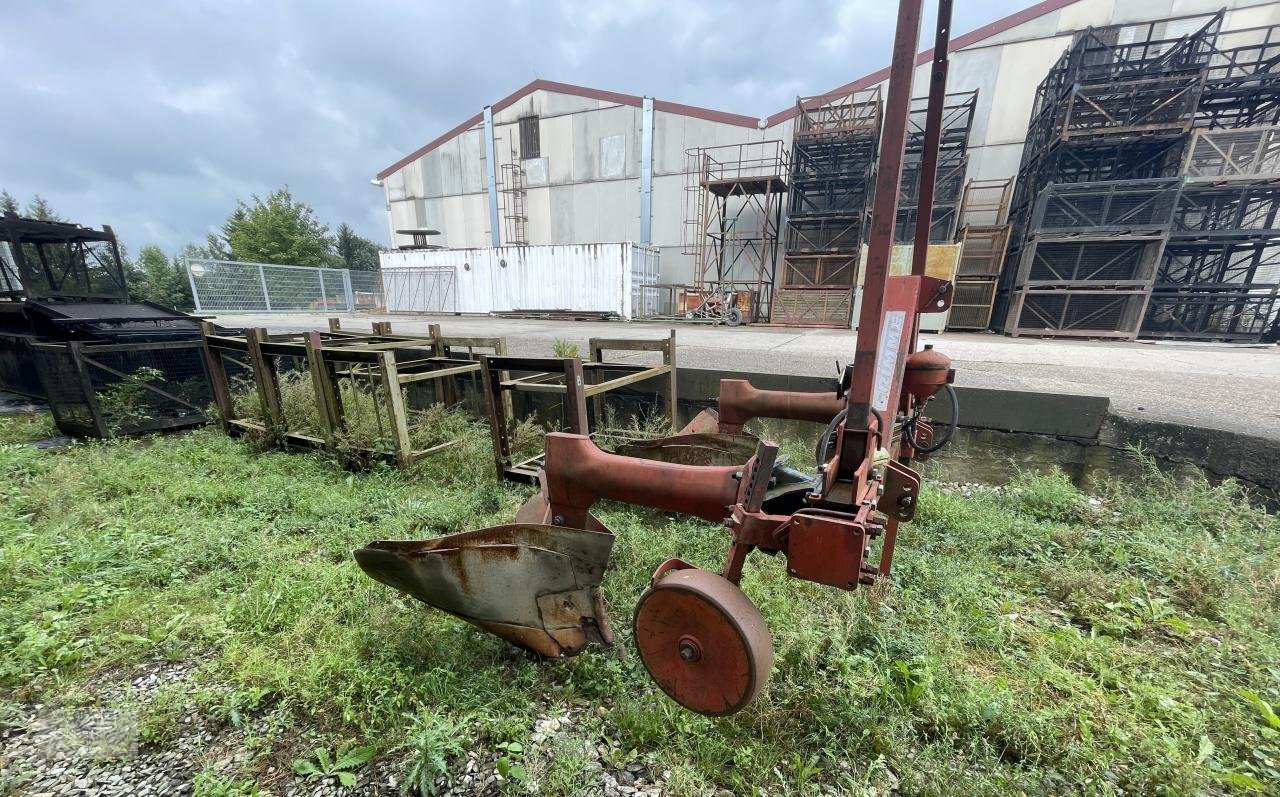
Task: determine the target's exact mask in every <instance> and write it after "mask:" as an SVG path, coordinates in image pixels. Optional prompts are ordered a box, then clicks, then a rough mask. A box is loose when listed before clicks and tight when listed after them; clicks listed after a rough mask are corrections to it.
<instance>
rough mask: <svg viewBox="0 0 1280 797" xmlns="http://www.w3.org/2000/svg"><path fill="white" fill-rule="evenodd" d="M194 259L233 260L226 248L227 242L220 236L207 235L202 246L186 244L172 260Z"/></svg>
mask: <svg viewBox="0 0 1280 797" xmlns="http://www.w3.org/2000/svg"><path fill="white" fill-rule="evenodd" d="M190 258H195V259H197V260H234V259H235V258H234V257H233V256H232V254H231V250H230V249H228V248H227V242H226V240H224V239H223V237H222V236H221V235H217V234H215V233H209V234H207V235H205V237H204V245H203V246H201V245H200V244H187V245H186V246H184V247H182V251H181V252H179V253H178V255H177V256H176V257H175V258H174V260H187V259H190Z"/></svg>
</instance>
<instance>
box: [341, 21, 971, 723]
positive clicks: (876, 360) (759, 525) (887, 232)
mask: <svg viewBox="0 0 1280 797" xmlns="http://www.w3.org/2000/svg"><path fill="white" fill-rule="evenodd" d="M921 3H922V0H902V2H901V4H900V6H899V10H898V32H897V36H896V39H895V43H894V56H893V65H892V68H891V73H890V82H889V93H888V101H887V108H886V114H885V126H884V134H883V140H882V145H881V146H882V149H881V155H880V168H879V173H878V175H877V183H876V194H875V196H876V200H875V206H874V210H873V215H872V222H871V236H870V249H869V254H868V257H867V273H866V279H865V289H864V294H863V301H862V310H861V316H860V319H859V326H858V335H857V345H856V351H855V355H854V359H853V364H852V365H851V366H850V367H848V368H846V369H845V372H844V374H843V376H842V379H841V382H840V386H839V388H838V390H836V391H833V392H831V393H824V394H806V393H790V392H782V391H765V390H756V389H755V388H753V387H752V386H751V385H750V384H748V383H747V382H745V381H741V380H724V381H722V382H721V384H720V402H719V407H718V413H713V412H705V413H703V414H702V415H700V416H699V417H698V418H696V419H694V421H693V422H692V423H690V424H689V425H688V426H686V427H685V429H684V430H682V432H681V433H680V434H678V435H675V436H673V437H669V438H664V439H663V440H657V441H650V442H648V443H641V444H633V445H631V446H626V447H623V448H622V449H620V452H619V453H607V452H605V451H602V450H601V449H599V448H598V447H596V445H595V444H594V443H593V442H592V441H591V439H590V438H589V437H587V436H585V435H573V434H562V433H554V434H549V435H547V437H546V457H545V462H544V465H543V469H542V472H541V473H540V474H539V491H538V493H537V495H535V496H534V497H533V498H531V499H530V500H529V501H528V503H526V504H525V506H524V507H522V508H521V510H520V511H519V513H518V514H517V516H516V518H515V522H514V523H513V524H510V525H504V526H497V527H494V528H489V529H481V530H479V531H473V532H467V533H464V534H455V535H451V536H448V537H443V538H439V539H434V540H426V541H408V542H374V543H371V544H370V545H368V546H366V547H365V548H362V549H360V550H358V551H356V552H355V556H356V560H357V562H358V563H359V565H360V567H361V568H363V569H364V570H365V572H366V573H368V574H369V575H370V576H372V577H373V578H375V579H377V580H379V581H382V582H384V583H386V584H389V585H390V586H393V587H395V588H397V589H400V590H402V591H404V592H406V593H408V594H410V595H413V596H415V597H417V598H419V599H421V600H423V601H425V602H426V603H428V604H431V605H432V606H436V607H438V608H441V609H444V610H445V611H448V612H451V613H453V614H456V615H458V616H459V617H462V618H463V619H465V620H467V621H469V622H471V623H473V624H475V625H477V626H479V627H481V628H484V629H486V630H488V631H490V632H492V633H494V634H497V635H498V636H500V637H502V638H504V639H507V640H509V641H511V642H512V643H514V644H517V645H519V646H521V647H524V648H527V649H529V650H532V651H534V652H537V653H539V654H542V655H545V656H550V657H567V656H573V655H576V654H577V653H578V652H579V651H581V650H582V649H583V647H585V646H586V645H587V644H588V643H591V642H598V643H605V644H610V643H612V640H613V635H612V632H611V631H610V628H609V623H608V620H607V618H606V616H605V612H604V603H603V600H602V598H601V595H600V589H599V586H600V582H601V579H602V577H603V574H604V570H605V567H606V564H607V562H608V557H609V552H610V549H611V548H612V544H613V535H612V534H611V533H610V532H609V530H608V529H607V528H605V527H604V525H603V524H601V522H600V521H599V520H598V519H597V518H596V517H595V516H594V515H592V513H591V508H592V506H593V505H594V504H595V503H596V502H597V501H599V500H601V499H609V500H614V501H622V502H625V503H630V504H634V505H638V506H646V507H653V508H656V509H662V510H666V511H670V512H678V513H683V514H687V515H693V516H696V517H700V518H704V519H706V520H710V521H714V522H718V523H722V524H723V525H724V526H725V528H726V530H727V531H728V533H729V536H730V543H729V549H728V552H727V555H726V558H725V563H724V566H723V568H722V569H721V570H720V572H718V573H717V572H711V571H707V570H700V569H698V568H695V567H693V566H692V565H689V564H687V563H685V562H682V561H680V560H678V559H671V560H668V561H667V562H664V563H663V564H662V565H661V566H659V567H658V569H657V571H656V572H655V573H654V575H653V579H652V582H651V585H650V587H649V589H648V590H647V591H646V592H645V593H644V594H643V595H642V596H641V598H640V602H639V604H638V605H637V606H636V609H635V622H634V636H635V642H636V647H637V649H638V651H639V654H640V658H641V660H642V662H643V663H644V666H645V668H646V669H647V670H648V671H649V673H650V675H651V676H652V677H653V679H654V680H655V681H656V682H657V684H658V685H659V687H661V688H662V690H663V691H664V692H666V694H667V695H669V696H670V697H671V698H672V699H673V700H675V701H676V702H678V703H680V704H681V705H682V706H685V707H686V708H688V709H690V710H692V711H696V712H699V713H702V714H708V715H723V714H730V713H733V712H735V711H738V710H740V709H741V708H743V707H744V706H746V705H747V704H748V703H750V702H751V701H752V700H753V699H754V698H755V697H756V696H757V695H758V694H759V692H760V690H761V689H762V688H763V687H764V685H765V683H766V682H767V680H768V677H769V671H770V669H771V667H772V662H773V645H772V639H771V637H770V634H769V630H768V628H767V626H766V624H765V621H764V618H763V617H762V616H761V614H760V612H759V611H758V610H757V609H756V607H755V606H754V605H753V604H752V602H751V600H750V599H749V598H748V597H747V596H746V594H745V593H743V592H742V590H741V589H740V588H739V587H738V583H739V580H740V578H741V576H742V568H743V564H744V562H745V561H746V558H747V556H748V555H749V554H750V553H751V552H752V551H754V550H760V551H764V552H766V553H769V554H775V555H778V556H779V557H780V558H781V559H783V560H784V561H785V566H786V570H787V573H788V574H789V575H790V576H792V577H794V578H799V579H804V580H806V581H813V582H817V583H819V584H825V585H828V586H832V587H836V588H839V589H845V590H851V589H855V588H857V587H858V586H859V585H871V584H874V583H876V581H877V579H879V578H882V577H884V576H886V575H887V574H888V573H889V569H890V566H891V565H892V562H893V549H894V542H895V539H896V537H897V532H898V526H899V524H900V523H906V522H909V521H910V520H911V519H912V518H913V516H914V514H915V510H916V503H917V500H918V495H919V492H920V476H919V474H918V473H917V472H916V471H915V470H914V469H913V468H912V467H911V466H912V464H913V461H915V460H918V459H922V458H923V457H925V456H927V453H928V452H930V451H932V450H936V448H937V447H938V446H939V445H940V444H941V443H945V442H946V440H945V439H941V440H939V441H938V442H934V439H933V437H934V435H933V429H932V427H931V426H930V424H929V422H928V420H927V419H926V418H925V417H924V416H923V414H922V411H923V409H924V406H925V404H926V403H927V402H928V401H929V399H930V398H932V397H933V396H934V395H935V394H936V393H937V392H938V391H940V390H942V389H944V388H948V389H949V384H950V382H951V381H952V379H953V377H954V371H953V370H952V369H951V367H950V365H951V364H950V360H949V359H948V358H947V357H945V356H944V355H942V354H940V353H938V352H936V351H933V350H932V349H931V348H930V347H925V348H923V349H920V348H918V335H919V316H920V314H921V313H924V312H937V311H940V310H944V309H946V308H947V307H949V306H950V302H951V285H950V283H948V282H944V281H941V280H937V279H933V278H930V277H927V276H925V272H924V267H925V255H926V252H925V250H926V243H927V236H928V228H927V227H928V225H921V228H920V230H918V231H917V238H916V248H915V252H914V258H913V263H912V273H911V274H910V275H905V276H890V275H889V273H888V269H889V254H890V245H891V243H892V238H893V228H894V221H895V217H896V210H897V197H898V181H899V178H900V172H901V167H902V160H903V148H904V142H905V136H906V122H907V111H908V100H909V97H910V90H911V86H910V84H911V74H912V69H913V62H914V54H915V49H916V45H917V39H918V36H919V27H920V17H921ZM950 16H951V3H950V0H941V2H940V4H939V10H938V31H937V40H936V44H935V48H934V60H933V68H932V81H931V86H930V96H929V110H928V115H927V123H926V131H925V150H924V163H925V165H926V167H927V168H926V170H925V172H926V176H925V179H924V180H923V181H922V186H921V191H920V211H921V212H920V213H919V215H918V218H925V219H927V218H930V214H929V212H928V211H929V208H930V207H931V206H932V194H933V191H932V188H933V185H932V181H933V169H932V166H933V164H934V163H936V152H937V146H938V131H939V129H940V123H939V116H940V110H941V107H942V97H943V93H944V90H945V83H946V52H947V36H948V30H947V27H948V25H949V22H950ZM952 396H953V398H954V393H953V394H952ZM953 416H954V411H953ZM755 417H768V418H781V419H794V420H808V421H817V422H820V423H827V424H828V425H827V429H826V430H825V431H824V433H823V436H822V437H821V438H820V439H819V441H818V446H817V459H818V462H817V471H816V474H813V475H809V476H806V477H804V478H802V479H798V480H790V481H789V482H788V480H787V479H786V478H784V475H785V472H786V471H787V469H782V468H779V467H776V466H777V464H778V463H777V454H778V447H777V446H776V445H775V444H774V443H772V442H768V441H758V440H756V439H755V438H752V437H750V436H747V435H744V434H743V426H744V424H745V423H747V422H748V421H750V420H751V419H752V418H755ZM952 428H954V421H953V426H952ZM942 437H943V438H945V437H949V434H947V435H943V436H942ZM790 472H791V473H794V471H790ZM876 543H878V551H876V550H875V548H876Z"/></svg>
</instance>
